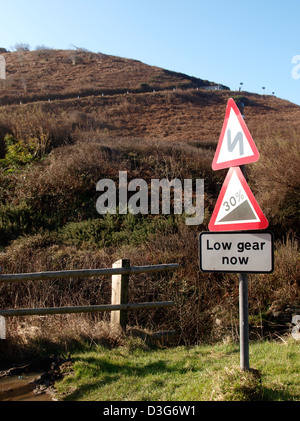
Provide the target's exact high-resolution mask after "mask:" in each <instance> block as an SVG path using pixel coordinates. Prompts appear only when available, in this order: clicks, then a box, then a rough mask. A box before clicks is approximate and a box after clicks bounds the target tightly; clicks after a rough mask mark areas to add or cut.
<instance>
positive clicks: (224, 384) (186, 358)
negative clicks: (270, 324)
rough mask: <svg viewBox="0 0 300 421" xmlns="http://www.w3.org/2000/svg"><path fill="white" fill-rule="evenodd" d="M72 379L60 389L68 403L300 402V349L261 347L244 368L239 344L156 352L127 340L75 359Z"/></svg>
mask: <svg viewBox="0 0 300 421" xmlns="http://www.w3.org/2000/svg"><path fill="white" fill-rule="evenodd" d="M73 359H74V364H73V370H72V372H71V373H69V374H68V375H66V376H65V377H64V379H63V380H62V381H60V382H58V383H56V389H57V394H58V397H59V399H61V400H65V401H293V400H294V401H299V400H300V380H299V372H300V354H299V344H297V343H295V342H294V341H291V342H289V343H286V344H283V343H282V344H281V343H276V342H257V343H251V346H250V365H251V367H253V368H254V370H250V371H249V372H244V371H241V370H240V367H239V346H238V344H217V345H199V346H193V347H184V346H180V347H176V348H165V349H162V348H159V349H158V348H157V349H151V348H149V347H147V346H146V345H145V344H144V343H143V342H142V341H140V340H136V339H130V340H128V342H127V344H126V345H125V346H124V345H123V346H120V347H117V348H114V349H107V348H105V347H103V346H96V347H95V348H94V349H93V350H91V351H89V352H82V353H78V354H74V355H73Z"/></svg>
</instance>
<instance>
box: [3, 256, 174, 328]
mask: <svg viewBox="0 0 300 421" xmlns="http://www.w3.org/2000/svg"><path fill="white" fill-rule="evenodd" d="M178 268H179V264H177V263H167V264H159V265H148V266H130V261H129V259H120V260H118V261H117V262H115V263H114V264H113V267H112V268H104V269H80V270H65V271H50V272H34V273H17V274H0V283H2V284H3V283H13V282H21V281H46V280H50V279H64V278H83V277H92V276H111V277H112V287H111V291H112V295H111V304H103V305H86V306H72V307H48V308H17V309H7V310H5V309H3V310H1V309H0V316H2V317H11V316H34V315H39V316H41V315H47V314H71V313H89V312H91V313H92V312H101V311H102V312H104V311H110V312H111V325H112V326H117V327H118V328H121V329H122V330H125V329H126V323H127V311H128V310H139V309H145V308H146V309H151V308H167V307H171V306H173V305H174V302H173V301H160V302H151V303H148V302H146V303H128V282H129V275H130V274H139V273H156V272H163V271H170V270H176V269H178Z"/></svg>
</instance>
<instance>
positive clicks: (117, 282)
mask: <svg viewBox="0 0 300 421" xmlns="http://www.w3.org/2000/svg"><path fill="white" fill-rule="evenodd" d="M129 266H130V260H129V259H120V260H117V261H116V262H115V263H113V265H112V267H113V268H124V267H129ZM111 278H112V282H111V304H128V284H129V274H127V275H112V277H111ZM110 323H111V326H112V327H113V328H117V329H121V330H123V331H125V330H126V324H127V310H116V311H112V312H111V316H110Z"/></svg>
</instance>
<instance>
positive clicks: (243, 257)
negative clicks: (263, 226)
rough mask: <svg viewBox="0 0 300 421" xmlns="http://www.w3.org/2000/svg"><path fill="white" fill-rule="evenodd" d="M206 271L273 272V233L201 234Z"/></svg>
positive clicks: (202, 262) (201, 258)
mask: <svg viewBox="0 0 300 421" xmlns="http://www.w3.org/2000/svg"><path fill="white" fill-rule="evenodd" d="M199 258H200V269H201V270H202V271H203V272H240V273H241V272H247V273H270V272H272V271H273V269H274V250H273V234H272V233H271V232H251V233H246V232H234V233H228V232H213V233H212V232H202V233H201V234H200V236H199Z"/></svg>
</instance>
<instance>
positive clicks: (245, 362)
mask: <svg viewBox="0 0 300 421" xmlns="http://www.w3.org/2000/svg"><path fill="white" fill-rule="evenodd" d="M237 106H238V108H239V110H240V112H241V114H242V116H243V117H244V104H243V103H237ZM240 168H241V171H242V173H243V175H244V177H245V178H246V168H245V165H241V167H240ZM248 307H249V306H248V274H247V273H240V274H239V317H240V368H241V370H244V371H246V370H247V371H249V368H250V367H249V309H248Z"/></svg>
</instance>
